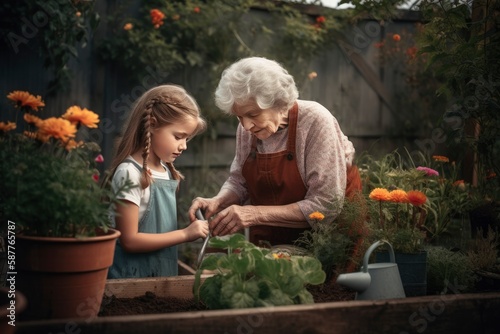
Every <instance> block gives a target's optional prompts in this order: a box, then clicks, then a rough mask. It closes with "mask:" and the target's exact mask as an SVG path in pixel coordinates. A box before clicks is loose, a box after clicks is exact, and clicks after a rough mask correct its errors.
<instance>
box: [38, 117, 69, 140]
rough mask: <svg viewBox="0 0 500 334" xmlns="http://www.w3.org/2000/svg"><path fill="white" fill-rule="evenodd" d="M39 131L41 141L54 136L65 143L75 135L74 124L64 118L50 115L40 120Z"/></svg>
mask: <svg viewBox="0 0 500 334" xmlns="http://www.w3.org/2000/svg"><path fill="white" fill-rule="evenodd" d="M39 132H40V136H41V137H39V138H43V141H47V140H48V139H49V138H50V137H54V138H56V139H59V140H61V141H62V142H63V143H67V142H68V141H69V140H70V139H71V138H73V137H75V134H76V126H75V125H73V124H71V122H70V121H68V120H66V119H63V118H56V117H50V118H47V119H46V120H43V121H42V122H40V126H39Z"/></svg>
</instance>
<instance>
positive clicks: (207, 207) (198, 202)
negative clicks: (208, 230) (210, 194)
mask: <svg viewBox="0 0 500 334" xmlns="http://www.w3.org/2000/svg"><path fill="white" fill-rule="evenodd" d="M198 209H200V210H201V212H202V213H203V216H204V217H205V219H209V218H210V217H212V216H213V215H215V214H216V213H217V211H218V210H219V202H218V201H217V200H216V199H215V198H202V197H196V198H195V199H194V200H193V202H192V204H191V207H190V208H189V211H188V214H189V220H191V221H192V222H193V221H195V220H196V219H198V217H196V215H195V213H196V210H198Z"/></svg>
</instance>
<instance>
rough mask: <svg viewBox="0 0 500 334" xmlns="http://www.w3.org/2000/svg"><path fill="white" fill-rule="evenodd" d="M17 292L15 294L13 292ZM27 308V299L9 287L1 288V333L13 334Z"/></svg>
mask: <svg viewBox="0 0 500 334" xmlns="http://www.w3.org/2000/svg"><path fill="white" fill-rule="evenodd" d="M12 291H15V292H12ZM25 308H26V298H25V297H24V295H23V294H22V293H21V292H19V291H16V289H15V287H13V289H12V290H10V287H9V285H7V287H4V288H0V333H2V334H12V333H14V332H15V330H16V326H17V324H18V322H17V319H18V317H19V315H20V314H21V312H23V311H24V309H25Z"/></svg>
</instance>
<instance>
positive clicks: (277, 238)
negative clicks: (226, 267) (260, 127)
mask: <svg viewBox="0 0 500 334" xmlns="http://www.w3.org/2000/svg"><path fill="white" fill-rule="evenodd" d="M288 118H289V120H288V139H287V148H286V150H283V151H281V152H276V153H268V154H263V153H258V152H257V138H256V137H253V141H252V148H251V151H250V154H249V156H248V158H247V160H246V161H245V163H244V165H243V168H242V175H243V177H244V178H245V180H246V183H247V187H248V192H249V196H250V204H251V205H286V204H291V203H295V202H298V201H301V200H303V199H304V198H305V196H306V193H307V188H306V186H305V184H304V181H303V180H302V177H301V176H300V173H299V169H298V167H297V162H296V154H295V138H296V132H297V118H298V105H297V103H295V104H294V106H293V107H292V109H290V111H289V113H288ZM352 167H355V166H352ZM352 167H351V168H348V172H347V176H348V182H347V185H348V186H347V189H348V190H349V193H350V192H351V191H355V190H360V189H361V182H360V179H359V173H357V170H358V169H357V168H352ZM356 178H357V180H356ZM358 180H359V181H358ZM307 229H309V228H289V227H276V226H265V225H261V226H253V227H250V242H252V243H254V244H256V245H259V244H260V241H261V240H262V241H267V242H269V243H270V244H271V245H279V244H293V242H294V241H295V240H296V239H297V238H299V237H300V235H301V233H303V232H304V231H305V230H307Z"/></svg>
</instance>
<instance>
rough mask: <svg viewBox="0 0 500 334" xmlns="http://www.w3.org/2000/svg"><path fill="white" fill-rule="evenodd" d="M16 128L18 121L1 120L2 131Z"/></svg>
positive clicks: (0, 129)
mask: <svg viewBox="0 0 500 334" xmlns="http://www.w3.org/2000/svg"><path fill="white" fill-rule="evenodd" d="M15 128H16V123H14V122H0V131H3V132H9V131H12V130H14V129H15Z"/></svg>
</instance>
